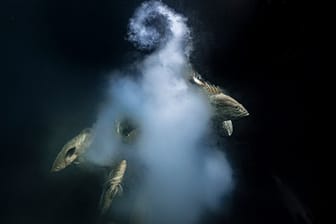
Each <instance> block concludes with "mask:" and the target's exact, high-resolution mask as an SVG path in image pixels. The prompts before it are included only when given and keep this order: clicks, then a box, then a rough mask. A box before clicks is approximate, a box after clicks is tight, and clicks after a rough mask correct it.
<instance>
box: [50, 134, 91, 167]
mask: <svg viewBox="0 0 336 224" xmlns="http://www.w3.org/2000/svg"><path fill="white" fill-rule="evenodd" d="M90 140H91V131H90V129H84V130H83V131H82V132H81V133H80V134H79V135H77V136H76V137H75V138H73V139H71V140H70V141H69V142H68V143H67V144H65V145H64V146H63V148H62V150H61V151H60V152H59V154H58V155H57V157H56V159H55V161H54V163H53V165H52V168H51V172H58V171H60V170H63V169H64V168H66V167H67V166H69V165H70V164H72V163H73V162H74V161H75V160H76V159H77V158H78V157H79V156H80V155H81V154H83V153H84V151H85V149H86V148H87V147H88V145H89V143H90Z"/></svg>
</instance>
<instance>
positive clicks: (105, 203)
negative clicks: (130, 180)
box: [100, 160, 127, 214]
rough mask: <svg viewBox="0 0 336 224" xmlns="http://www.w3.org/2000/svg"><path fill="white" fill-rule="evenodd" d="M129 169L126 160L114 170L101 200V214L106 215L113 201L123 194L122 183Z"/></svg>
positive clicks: (105, 185)
mask: <svg viewBox="0 0 336 224" xmlns="http://www.w3.org/2000/svg"><path fill="white" fill-rule="evenodd" d="M126 169H127V162H126V160H122V161H121V162H120V163H119V165H118V166H117V168H116V169H115V170H112V171H111V172H110V173H109V175H108V178H107V181H106V182H105V184H104V190H103V193H102V196H101V200H100V207H101V213H102V214H104V213H106V211H107V210H108V209H109V208H110V206H111V203H112V201H113V199H114V198H115V197H116V196H118V195H121V194H122V193H123V188H122V185H121V183H122V181H123V178H124V175H125V172H126Z"/></svg>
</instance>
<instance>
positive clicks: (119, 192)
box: [117, 184, 124, 196]
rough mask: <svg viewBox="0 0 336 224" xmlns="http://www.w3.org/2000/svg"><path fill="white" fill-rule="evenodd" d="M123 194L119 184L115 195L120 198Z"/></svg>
mask: <svg viewBox="0 0 336 224" xmlns="http://www.w3.org/2000/svg"><path fill="white" fill-rule="evenodd" d="M123 192H124V189H123V187H122V185H121V184H119V185H118V187H117V195H118V196H121V195H122V194H123Z"/></svg>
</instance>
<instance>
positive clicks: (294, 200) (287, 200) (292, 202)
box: [272, 176, 312, 224]
mask: <svg viewBox="0 0 336 224" xmlns="http://www.w3.org/2000/svg"><path fill="white" fill-rule="evenodd" d="M272 177H273V180H274V181H275V183H276V185H277V188H278V190H279V192H280V194H281V199H282V202H283V204H284V205H285V206H286V208H287V209H288V211H289V213H290V214H291V216H292V217H293V218H294V219H295V220H296V221H298V219H299V218H301V219H302V221H304V223H306V224H312V220H311V218H310V217H309V215H308V212H307V210H306V208H305V206H304V205H303V204H302V202H301V201H300V200H299V198H298V197H297V196H296V195H295V193H294V192H293V191H292V190H291V189H290V188H289V187H288V186H287V185H286V184H285V183H283V181H282V180H281V179H280V178H279V177H277V176H272Z"/></svg>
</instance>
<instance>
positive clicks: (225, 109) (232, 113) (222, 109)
mask: <svg viewBox="0 0 336 224" xmlns="http://www.w3.org/2000/svg"><path fill="white" fill-rule="evenodd" d="M210 102H211V104H212V105H214V107H215V112H216V115H217V116H219V117H220V118H221V119H222V120H224V121H226V120H237V119H239V118H243V117H246V116H248V115H249V112H248V111H247V110H246V109H245V107H244V106H243V105H241V104H240V103H238V101H236V100H235V99H233V98H232V97H230V96H228V95H225V94H223V93H220V94H216V95H212V96H210Z"/></svg>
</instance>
